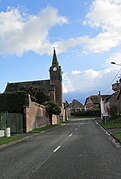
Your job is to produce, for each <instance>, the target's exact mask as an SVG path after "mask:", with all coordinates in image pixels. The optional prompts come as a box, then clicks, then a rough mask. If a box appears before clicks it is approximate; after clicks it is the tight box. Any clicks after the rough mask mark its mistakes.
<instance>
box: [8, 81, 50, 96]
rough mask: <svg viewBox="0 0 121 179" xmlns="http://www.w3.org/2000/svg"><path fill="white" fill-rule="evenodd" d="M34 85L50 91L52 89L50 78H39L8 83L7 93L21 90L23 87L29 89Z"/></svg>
mask: <svg viewBox="0 0 121 179" xmlns="http://www.w3.org/2000/svg"><path fill="white" fill-rule="evenodd" d="M33 85H34V86H39V87H41V88H44V89H46V90H47V91H48V92H49V90H50V80H37V81H26V82H15V83H7V86H6V89H5V93H6V92H15V91H19V90H22V89H28V88H30V87H31V86H33Z"/></svg>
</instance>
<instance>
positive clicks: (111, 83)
mask: <svg viewBox="0 0 121 179" xmlns="http://www.w3.org/2000/svg"><path fill="white" fill-rule="evenodd" d="M120 72H121V68H120V70H119V71H118V73H117V74H116V75H115V76H114V78H113V80H112V81H111V82H110V84H109V85H108V86H107V87H106V88H105V89H104V90H103V91H102V92H104V91H106V90H107V89H108V88H109V87H110V86H111V85H112V83H113V82H114V80H115V79H116V77H117V76H118V74H119V73H120Z"/></svg>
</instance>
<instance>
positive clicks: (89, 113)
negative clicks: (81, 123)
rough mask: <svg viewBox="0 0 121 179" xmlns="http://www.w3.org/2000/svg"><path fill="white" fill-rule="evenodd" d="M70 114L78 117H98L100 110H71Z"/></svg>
mask: <svg viewBox="0 0 121 179" xmlns="http://www.w3.org/2000/svg"><path fill="white" fill-rule="evenodd" d="M71 116H78V117H83V116H84V117H100V116H101V111H100V110H90V111H80V112H73V113H71Z"/></svg>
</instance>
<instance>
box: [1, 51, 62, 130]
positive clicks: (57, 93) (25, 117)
mask: <svg viewBox="0 0 121 179" xmlns="http://www.w3.org/2000/svg"><path fill="white" fill-rule="evenodd" d="M49 74H50V78H49V79H47V80H35V81H25V82H15V83H7V86H6V88H5V91H4V93H3V94H1V95H0V113H1V118H0V125H1V126H3V127H4V126H5V125H6V124H8V125H9V126H11V128H12V130H13V132H29V131H31V130H32V129H34V128H37V127H42V126H44V125H47V124H49V116H48V112H47V110H46V109H45V107H44V106H43V105H40V104H38V103H36V102H35V101H33V100H32V97H31V95H30V94H29V93H28V94H24V93H23V91H30V90H31V89H32V88H33V86H34V87H39V88H40V89H41V90H45V91H46V94H47V95H48V97H49V98H50V100H52V101H54V102H55V103H57V104H58V105H59V106H60V107H61V111H62V112H61V115H60V116H61V118H63V115H64V114H65V109H63V102H62V70H61V66H60V65H59V63H58V60H57V56H56V51H55V49H54V51H53V58H52V64H51V66H50V69H49ZM13 113H14V114H16V116H17V118H16V119H15V117H14V115H13ZM10 115H12V117H9V116H10ZM6 116H7V118H6ZM6 119H7V120H6ZM16 120H17V121H16ZM57 120H58V118H57V116H54V115H53V123H57ZM15 123H16V124H15Z"/></svg>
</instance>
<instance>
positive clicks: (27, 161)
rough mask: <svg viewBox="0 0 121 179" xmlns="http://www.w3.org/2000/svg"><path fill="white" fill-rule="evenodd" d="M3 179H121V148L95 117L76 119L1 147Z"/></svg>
mask: <svg viewBox="0 0 121 179" xmlns="http://www.w3.org/2000/svg"><path fill="white" fill-rule="evenodd" d="M0 179H121V148H120V146H119V145H116V144H115V142H114V140H112V139H111V137H110V136H109V135H107V134H106V132H105V131H103V130H102V128H101V127H100V126H99V125H97V123H96V122H95V121H94V120H73V121H72V122H70V123H68V124H66V125H63V126H59V127H56V128H52V129H49V130H48V131H45V132H44V133H41V134H39V135H37V136H35V137H32V138H29V139H26V140H25V141H22V142H20V143H17V144H15V145H12V146H9V147H7V148H4V149H1V150H0Z"/></svg>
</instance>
